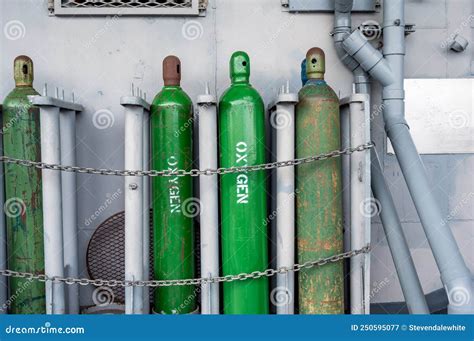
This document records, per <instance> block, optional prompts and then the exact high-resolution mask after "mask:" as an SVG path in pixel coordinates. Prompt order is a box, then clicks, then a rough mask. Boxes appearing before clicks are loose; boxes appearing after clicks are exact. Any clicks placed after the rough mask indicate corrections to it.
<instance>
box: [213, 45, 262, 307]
mask: <svg viewBox="0 0 474 341" xmlns="http://www.w3.org/2000/svg"><path fill="white" fill-rule="evenodd" d="M230 67H231V77H232V85H231V87H230V88H229V89H227V91H226V92H225V93H224V94H223V95H222V97H221V99H220V103H219V138H220V146H219V153H220V163H221V167H233V166H250V165H255V164H260V163H264V162H265V123H264V115H265V113H264V105H263V101H262V99H261V97H260V95H259V94H258V92H257V91H256V90H255V89H254V88H253V87H252V86H251V85H250V84H249V75H250V62H249V58H248V56H247V55H246V54H245V53H243V52H236V53H234V55H233V56H232V58H231V63H230ZM265 179H266V174H265V172H264V171H258V172H247V173H236V174H226V175H222V177H221V198H220V202H221V220H222V223H221V226H222V268H223V274H224V275H235V274H239V273H242V272H252V271H257V270H259V271H261V270H265V269H266V267H267V266H268V255H267V231H266V224H265V219H266V209H267V206H266V180H265ZM223 290H224V301H223V303H224V305H223V306H224V313H225V314H266V313H268V309H269V297H268V279H267V278H265V277H264V278H260V279H252V280H247V281H234V282H229V283H224V288H223Z"/></svg>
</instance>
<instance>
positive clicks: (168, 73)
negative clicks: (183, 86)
mask: <svg viewBox="0 0 474 341" xmlns="http://www.w3.org/2000/svg"><path fill="white" fill-rule="evenodd" d="M163 80H164V82H165V86H179V85H180V83H181V61H180V60H179V58H178V57H176V56H168V57H166V58H165V59H163Z"/></svg>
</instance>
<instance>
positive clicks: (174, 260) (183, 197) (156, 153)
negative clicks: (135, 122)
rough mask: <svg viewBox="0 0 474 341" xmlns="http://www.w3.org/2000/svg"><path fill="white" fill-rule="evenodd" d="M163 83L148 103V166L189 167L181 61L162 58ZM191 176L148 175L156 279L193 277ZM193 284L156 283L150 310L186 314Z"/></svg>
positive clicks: (188, 117)
mask: <svg viewBox="0 0 474 341" xmlns="http://www.w3.org/2000/svg"><path fill="white" fill-rule="evenodd" d="M163 79H164V87H163V89H162V90H161V92H160V93H158V94H157V95H156V97H155V98H154V100H153V103H152V105H151V139H152V140H151V152H152V160H151V165H152V169H155V170H177V169H186V170H189V169H191V167H192V161H193V159H192V126H193V125H192V101H191V99H190V98H189V96H188V95H187V94H186V93H185V92H184V91H183V89H181V86H180V81H181V63H180V60H179V59H178V58H177V57H175V56H168V57H166V58H165V59H164V60H163ZM194 204H195V202H194V198H193V197H192V178H191V177H189V176H185V177H178V176H170V177H154V178H153V181H152V207H153V247H154V274H155V278H156V279H160V280H169V279H186V278H193V277H194V230H193V217H194V215H195V214H193V213H195V212H194V211H193V208H192V205H194ZM197 296H198V293H197V292H196V288H195V287H194V286H170V287H159V288H157V289H156V290H155V294H154V309H153V310H154V312H155V313H158V314H188V313H192V312H194V311H195V310H196V307H197V306H196V298H197Z"/></svg>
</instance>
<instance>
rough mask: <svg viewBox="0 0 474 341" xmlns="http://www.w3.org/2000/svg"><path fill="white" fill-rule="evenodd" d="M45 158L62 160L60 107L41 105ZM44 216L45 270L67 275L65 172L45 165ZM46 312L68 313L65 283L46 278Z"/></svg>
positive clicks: (55, 161)
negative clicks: (62, 175)
mask: <svg viewBox="0 0 474 341" xmlns="http://www.w3.org/2000/svg"><path fill="white" fill-rule="evenodd" d="M40 125H41V161H42V162H44V163H52V164H60V163H61V149H60V136H59V108H58V107H53V106H42V107H41V108H40ZM42 177H43V219H44V259H45V273H46V275H47V276H49V277H53V276H62V277H63V276H64V254H63V221H62V202H61V173H60V172H58V171H55V170H49V169H43V170H42ZM46 313H47V314H64V313H65V301H64V283H60V282H57V283H56V282H52V281H48V282H46Z"/></svg>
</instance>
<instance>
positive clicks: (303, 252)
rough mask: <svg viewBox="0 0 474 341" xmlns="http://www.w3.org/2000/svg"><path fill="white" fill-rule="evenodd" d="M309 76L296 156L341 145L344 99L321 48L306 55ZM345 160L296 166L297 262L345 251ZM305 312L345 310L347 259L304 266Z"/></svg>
mask: <svg viewBox="0 0 474 341" xmlns="http://www.w3.org/2000/svg"><path fill="white" fill-rule="evenodd" d="M306 70H307V76H308V81H307V82H306V85H305V86H304V87H303V88H302V89H301V90H300V92H299V103H298V105H297V107H296V156H297V157H298V158H302V157H307V156H312V155H317V154H320V153H325V152H329V151H332V150H335V149H340V146H341V145H340V122H339V99H338V97H337V95H336V94H335V93H334V91H333V90H332V89H331V88H330V87H329V86H328V85H327V84H326V82H325V81H324V72H325V58H324V52H323V51H322V50H321V49H319V48H312V49H310V50H309V51H308V53H307V55H306ZM341 181H342V180H341V162H340V159H339V158H330V159H327V160H323V161H318V162H313V163H309V164H304V165H300V166H297V170H296V188H297V189H296V193H297V195H296V213H297V216H296V224H297V248H298V262H299V263H303V262H306V261H310V260H316V259H319V258H323V257H328V256H332V255H335V254H338V253H341V252H343V230H342V196H341V195H342V193H341V192H342V186H341V183H342V182H341ZM298 276H299V279H298V284H299V311H300V313H301V314H342V313H344V310H343V309H344V296H343V295H344V276H343V263H342V261H341V262H337V263H331V264H327V265H324V266H322V267H318V268H312V269H306V270H302V271H301V272H299V275H298Z"/></svg>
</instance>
